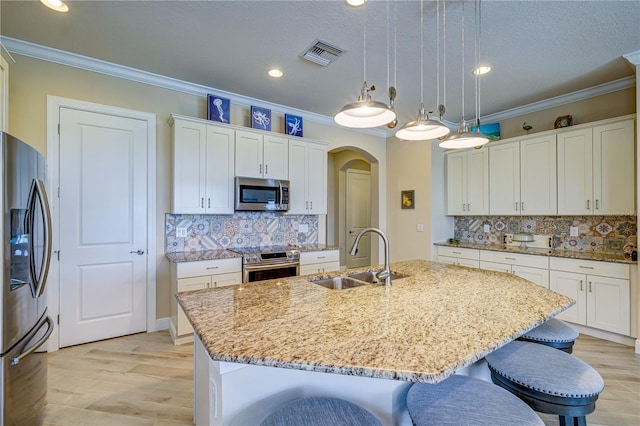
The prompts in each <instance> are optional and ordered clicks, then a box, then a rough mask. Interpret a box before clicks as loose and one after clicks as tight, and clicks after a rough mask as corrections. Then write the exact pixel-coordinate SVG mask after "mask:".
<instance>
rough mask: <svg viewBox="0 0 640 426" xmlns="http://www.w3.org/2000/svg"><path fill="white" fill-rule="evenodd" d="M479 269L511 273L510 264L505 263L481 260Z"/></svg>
mask: <svg viewBox="0 0 640 426" xmlns="http://www.w3.org/2000/svg"><path fill="white" fill-rule="evenodd" d="M480 269H484V270H486V271H496V272H507V273H511V265H505V264H504V263H496V262H486V261H481V262H480Z"/></svg>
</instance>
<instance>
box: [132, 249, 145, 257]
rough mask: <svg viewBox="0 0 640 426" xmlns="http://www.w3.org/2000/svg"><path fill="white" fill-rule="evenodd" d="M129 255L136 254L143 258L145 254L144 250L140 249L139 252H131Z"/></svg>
mask: <svg viewBox="0 0 640 426" xmlns="http://www.w3.org/2000/svg"><path fill="white" fill-rule="evenodd" d="M129 253H135V254H137V255H138V256H142V255H143V254H144V250H142V249H138V250H136V251H130V252H129Z"/></svg>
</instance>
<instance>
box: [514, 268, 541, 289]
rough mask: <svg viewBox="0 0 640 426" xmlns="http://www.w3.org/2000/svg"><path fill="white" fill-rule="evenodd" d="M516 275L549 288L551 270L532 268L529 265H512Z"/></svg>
mask: <svg viewBox="0 0 640 426" xmlns="http://www.w3.org/2000/svg"><path fill="white" fill-rule="evenodd" d="M511 272H513V274H514V275H517V276H519V277H520V278H524V279H525V280H529V281H531V282H532V283H534V284H538V285H539V286H541V287H544V288H549V270H548V269H540V268H530V267H528V266H516V265H512V266H511Z"/></svg>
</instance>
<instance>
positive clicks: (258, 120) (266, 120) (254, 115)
mask: <svg viewBox="0 0 640 426" xmlns="http://www.w3.org/2000/svg"><path fill="white" fill-rule="evenodd" d="M251 127H252V128H253V129H260V130H271V110H270V109H267V108H261V107H257V106H253V105H252V106H251Z"/></svg>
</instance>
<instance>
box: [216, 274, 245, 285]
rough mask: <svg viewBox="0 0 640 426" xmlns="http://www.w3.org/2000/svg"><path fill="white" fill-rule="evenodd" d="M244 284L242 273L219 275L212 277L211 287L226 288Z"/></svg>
mask: <svg viewBox="0 0 640 426" xmlns="http://www.w3.org/2000/svg"><path fill="white" fill-rule="evenodd" d="M235 284H242V272H231V273H229V274H218V275H212V276H211V287H212V288H213V287H226V286H228V285H235Z"/></svg>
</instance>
